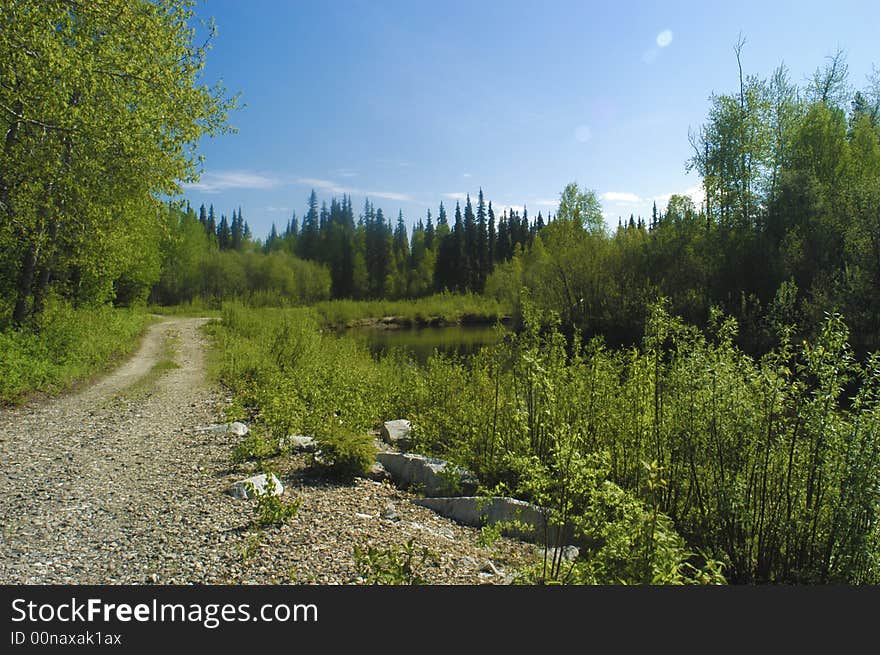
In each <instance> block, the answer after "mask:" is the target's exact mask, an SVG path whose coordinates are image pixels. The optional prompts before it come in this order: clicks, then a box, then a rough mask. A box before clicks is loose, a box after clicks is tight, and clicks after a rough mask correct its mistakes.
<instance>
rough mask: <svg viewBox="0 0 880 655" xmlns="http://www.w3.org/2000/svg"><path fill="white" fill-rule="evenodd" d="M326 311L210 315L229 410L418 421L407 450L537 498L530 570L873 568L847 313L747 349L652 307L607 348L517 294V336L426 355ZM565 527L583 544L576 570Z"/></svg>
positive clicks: (787, 574)
mask: <svg viewBox="0 0 880 655" xmlns="http://www.w3.org/2000/svg"><path fill="white" fill-rule="evenodd" d="M322 324H323V320H322V319H321V318H320V316H319V315H318V313H317V312H316V311H315V310H311V309H292V310H269V309H265V310H253V309H247V308H244V307H242V306H239V305H230V306H227V307H225V308H224V314H223V323H222V325H217V326H214V327H213V328H212V329H214V330H215V332H216V334H217V337H218V340H219V342H220V344H221V351H222V366H221V368H222V373H221V375H222V379H223V380H224V382H225V383H226V384H227V385H228V386H229V387H230V388H231V389H232V390H233V392H234V397H235V402H234V403H233V406H232V408H231V413H232V415H231V416H230V418H250V419H254V420H256V421H257V422H258V423H259V424H260V425H262V426H265V429H266V430H267V433H268V435H269V438H270V441H271V442H275V443H277V440H279V439H280V438H281V437H283V436H284V435H286V434H309V435H313V436H315V437H317V438H318V439H319V441H320V440H321V438H322V435H323V438H324V439H325V442H326V443H330V441H327V440H328V439H330V440H332V439H337V440H338V442H339V443H341V444H343V445H345V446H346V448H348V446H351V445H352V444H351V443H350V441H349V438H350V437H352V435H366V434H367V433H368V431H369V430H370V429H371V428H376V427H377V426H378V425H379V424H380V423H381V422H382V421H385V420H390V419H392V418H408V419H410V420H411V421H412V423H413V439H414V443H415V445H414V448H413V449H414V450H415V451H416V452H422V453H424V454H427V455H434V456H438V457H442V458H444V459H447V460H449V461H451V462H453V463H455V464H457V465H460V466H463V467H465V468H467V469H470V470H471V471H473V472H474V473H475V474H476V475H477V476H478V478H479V479H480V481H481V484H482V490H481V491H482V493H484V494H486V495H513V496H516V497H518V498H521V499H524V500H528V501H531V502H534V503H536V504H538V505H540V506H542V507H544V508H545V509H546V511H547V517H548V521H549V523H550V525H551V526H555V527H557V528H559V529H558V530H556V531H555V536H550V533H548V536H547V537H546V539H545V542H546V543H545V546H547V547H548V549H547V552H552V553H555V554H553V555H551V556H550V557H549V560H548V559H543V560H542V561H541V562H539V566H538V568H536V569H535V570H534V571H532V572H531V573H529V575H527V576H526V578H527V579H529V580H532V581H538V582H581V583H640V584H644V583H659V584H679V583H715V582H722V581H724V580H725V579H726V580H728V581H732V582H737V583H773V582H784V583H824V582H847V583H866V582H867V583H876V582H878V581H880V495H878V494H877V489H878V488H880V487H878V483H880V419H878V417H880V413H878V411H877V410H878V403H880V356H877V355H875V356H872V357H871V358H869V359H868V360H867V361H866V362H864V363H858V362H856V361H854V359H853V357H852V354H851V351H850V349H849V346H848V344H847V331H846V326H845V325H844V324H843V321H842V319H840V317H837V316H831V317H829V318H828V319H827V321H826V323H825V325H824V326H823V327H822V329H821V330H820V332H819V334H820V336H819V338H818V339H817V341H816V342H815V343H801V344H791V343H788V341H787V340H786V338H785V334H784V333H783V334H782V335H781V337H782V341H781V343H782V344H783V345H782V346H780V347H779V348H778V349H777V350H776V351H773V352H771V353H769V354H768V355H766V356H765V357H763V358H762V359H760V360H755V359H753V358H751V357H749V356H747V355H745V354H744V353H743V352H742V351H740V350H739V349H738V348H737V347H736V346H735V344H734V336H735V334H736V324H735V322H733V321H732V320H730V319H727V318H725V317H723V316H720V315H718V314H716V315H714V318H713V322H712V327H711V329H710V330H709V332H708V334H707V333H703V332H702V331H699V330H697V329H695V328H692V327H690V326H687V325H685V324H684V323H683V322H682V321H680V320H678V319H676V318H674V317H671V316H669V315H668V314H667V313H666V311H665V310H664V308H663V307H662V306H657V307H655V309H654V311H653V313H652V315H651V318H650V321H649V322H648V327H647V329H646V332H645V336H644V340H643V343H642V345H641V346H640V347H639V348H632V349H628V350H619V351H610V350H608V349H606V348H605V347H604V345H603V344H602V343H601V341H597V340H594V341H591V342H590V343H587V344H582V343H580V342H579V340H578V339H577V338H576V337H575V338H574V340H567V339H566V338H565V337H564V336H563V335H562V333H561V332H560V329H559V325H558V323H557V321H556V320H555V319H554V317H553V316H549V317H548V316H539V315H538V314H537V313H536V312H535V311H534V310H533V309H532V307H531V305H530V303H529V302H528V299H527V298H524V300H523V327H522V329H521V330H520V331H519V332H518V333H517V334H514V335H510V336H508V337H507V338H505V340H504V341H502V342H501V343H499V344H498V345H496V346H494V347H492V348H486V349H484V350H482V351H481V352H480V353H479V354H477V355H475V356H474V357H473V358H472V359H471V360H470V361H469V362H468V363H467V364H465V363H464V362H462V361H460V360H457V359H455V358H449V357H441V356H435V357H433V358H431V359H430V360H429V361H428V363H427V364H426V365H425V366H417V365H415V364H414V363H413V362H411V361H409V360H407V359H406V358H404V357H401V356H398V355H392V356H389V357H385V358H383V359H381V360H380V361H378V362H377V361H374V360H373V359H372V358H371V356H370V354H369V352H368V351H367V349H366V348H365V347H364V346H362V345H360V344H358V343H357V342H356V341H355V340H354V339H351V338H347V337H345V336H337V335H336V334H333V333H332V332H331V331H322V330H321V328H320V326H321V325H322ZM851 389H857V391H856V393H855V395H854V396H850V395H848V392H847V390H851ZM327 435H333V436H330V437H328V436H327ZM354 443H356V441H355V442H354ZM351 452H360V451H358V449H357V448H353V447H352V448H351ZM362 455H363V460H362V461H363V462H366V461H367V455H366V451H364V452H363V453H362ZM357 468H360V465H358V467H356V469H357ZM355 474H356V473H355ZM563 534H565V535H566V536H565V539H563V537H562V535H563ZM567 539H573V540H574V541H576V542H577V543H579V544H581V546H582V547H581V555H580V557H579V558H578V559H577V560H576V561H575V562H573V563H570V564H569V563H564V562H563V560H562V558H561V556H559V553H560V552H561V551H562V549H561V548H560V547H561V546H564V545H566V541H565V540H567ZM550 547H552V548H550Z"/></svg>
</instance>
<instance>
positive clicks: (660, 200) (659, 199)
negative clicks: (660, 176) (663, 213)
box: [649, 184, 706, 210]
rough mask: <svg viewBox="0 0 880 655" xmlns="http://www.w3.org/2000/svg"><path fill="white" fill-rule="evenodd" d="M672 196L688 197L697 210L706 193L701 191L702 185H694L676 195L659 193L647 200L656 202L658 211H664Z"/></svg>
mask: <svg viewBox="0 0 880 655" xmlns="http://www.w3.org/2000/svg"><path fill="white" fill-rule="evenodd" d="M673 195H679V196H688V197H689V198H690V199H691V200H693V201H694V205H695V206H696V208H697V209H699V208H700V205H702V204H703V201H704V200H706V193H705V191H703V185H702V184H695V185H694V186H692V187H688V188H687V189H685V190H684V191H679V192H677V193H661V194H659V195H656V196H652V197H651V198H649V200H651V201H652V202H656V203H657V208H658V209H661V210H665V209H666V205H668V204H669V199H670V198H671V197H672V196H673Z"/></svg>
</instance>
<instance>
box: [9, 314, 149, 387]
mask: <svg viewBox="0 0 880 655" xmlns="http://www.w3.org/2000/svg"><path fill="white" fill-rule="evenodd" d="M148 321H149V317H148V316H147V315H146V314H145V313H144V312H143V310H139V309H129V308H125V309H120V308H113V307H110V306H99V307H87V308H77V309H74V308H73V307H71V306H70V305H69V304H67V303H65V302H62V301H59V300H57V299H51V300H50V302H49V303H48V304H47V306H46V310H45V313H44V314H43V316H42V317H41V319H40V321H39V323H38V324H37V325H32V326H29V327H24V328H21V329H15V328H11V327H8V328H6V329H4V330H2V331H0V403H16V402H20V401H21V400H23V399H24V398H25V397H26V396H27V395H28V394H30V393H34V392H48V393H57V392H59V391H62V390H64V389H66V388H69V387H70V386H71V385H73V384H75V383H76V382H79V381H81V380H84V379H87V378H89V377H91V376H93V375H95V374H96V373H98V372H100V371H101V370H103V369H104V368H105V367H107V366H108V365H109V364H110V363H112V362H114V361H115V360H117V359H119V358H120V357H122V356H123V355H125V354H127V353H129V352H131V351H132V350H133V349H134V348H135V347H136V346H137V344H138V335H139V334H140V333H141V332H142V331H143V329H144V327H145V326H146V324H147V322H148Z"/></svg>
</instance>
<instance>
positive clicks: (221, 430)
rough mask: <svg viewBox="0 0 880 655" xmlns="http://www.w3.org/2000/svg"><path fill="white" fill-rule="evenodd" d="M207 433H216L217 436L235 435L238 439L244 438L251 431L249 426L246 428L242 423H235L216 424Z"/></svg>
mask: <svg viewBox="0 0 880 655" xmlns="http://www.w3.org/2000/svg"><path fill="white" fill-rule="evenodd" d="M206 431H207V432H215V433H217V434H229V433H231V434H234V435H236V436H238V437H243V436H244V435H246V434H247V433H248V432H249V431H250V430H249V428H248V426H246V425H245V424H244V423H240V422H239V421H235V422H233V423H215V424H214V425H212V426H210V427H209V428H207V430H206Z"/></svg>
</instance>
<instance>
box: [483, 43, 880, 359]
mask: <svg viewBox="0 0 880 655" xmlns="http://www.w3.org/2000/svg"><path fill="white" fill-rule="evenodd" d="M739 53H740V49H739V48H738V49H737V54H738V55H739ZM738 86H739V88H738V89H737V90H736V91H735V92H733V93H730V94H722V95H712V96H711V98H710V108H709V114H708V119H707V121H706V123H705V125H703V126H702V127H701V128H700V129H699V130H698V131H696V132H695V133H692V134H691V142H692V145H693V155H692V157H691V158H690V159H689V161H688V162H687V166H688V167H689V168H691V169H692V170H694V171H696V172H698V173H699V174H700V176H701V180H702V186H703V188H704V190H705V201H704V202H703V203H701V206H699V207H697V206H696V205H695V203H694V202H693V201H692V200H691V198H689V197H687V196H683V195H676V196H672V198H671V199H670V200H669V203H668V206H667V207H666V210H665V212H655V215H653V216H652V217H651V218H650V220H633V219H632V218H631V219H630V220H629V221H628V222H624V221H620V222H619V224H618V227H617V229H616V230H615V231H613V232H610V233H609V232H605V231H602V230H596V229H588V228H585V227H584V226H582V225H579V224H578V223H577V221H575V222H573V223H572V222H567V221H560V220H556V221H554V222H553V223H552V224H551V225H549V226H547V227H546V228H545V229H544V230H542V232H541V234H540V235H539V237H538V238H536V239H535V240H534V243H533V244H532V245H531V247H530V248H529V249H528V250H527V251H524V252H523V253H522V254H521V255H520V256H519V257H515V258H513V259H512V260H511V261H509V262H507V263H505V264H503V265H500V266H498V267H497V268H496V270H495V272H494V273H493V274H492V275H491V276H490V278H489V280H488V282H487V287H486V290H487V293H490V294H492V295H494V296H496V297H498V298H506V299H508V300H509V301H511V302H517V297H518V293H519V292H518V290H519V289H520V287H521V286H525V287H527V288H528V289H529V290H530V292H531V296H532V299H533V300H534V301H535V302H536V303H537V304H538V305H539V307H540V308H541V309H542V310H543V311H544V312H550V311H555V312H557V313H558V314H559V315H560V317H561V319H562V321H563V324H564V325H565V326H567V329H568V330H569V331H571V330H572V329H574V328H578V329H579V330H580V331H581V332H582V334H584V335H586V336H595V335H603V336H604V337H605V339H606V340H607V342H608V343H609V344H611V345H620V344H633V343H636V342H638V340H639V338H640V335H641V334H643V332H644V326H645V321H646V316H647V309H646V308H647V307H649V306H650V305H651V303H652V302H654V301H655V300H657V299H658V298H668V299H669V301H670V311H671V312H672V313H673V314H674V315H677V316H681V317H683V318H685V319H686V320H687V321H688V322H689V323H691V324H696V325H700V326H706V325H707V324H708V322H709V317H710V315H711V312H712V310H713V308H720V309H721V310H723V311H724V312H725V313H726V314H727V315H729V316H733V317H735V318H736V319H737V322H738V324H739V334H738V336H737V341H738V343H739V345H741V346H743V347H745V348H746V349H747V350H748V351H749V352H753V353H756V352H765V351H767V350H768V349H769V348H770V346H771V345H773V344H775V343H777V342H778V338H779V335H780V334H781V331H782V329H783V328H784V327H786V326H795V328H796V330H795V333H794V334H795V335H796V336H806V335H807V334H809V333H810V332H811V331H812V330H813V329H814V328H815V327H816V326H818V325H820V324H821V323H822V322H823V321H824V317H825V314H827V313H839V314H842V315H843V316H844V317H845V319H846V321H847V324H848V325H849V327H850V329H851V335H850V338H851V340H852V345H853V346H854V347H855V349H856V351H857V352H859V353H865V352H866V351H870V350H875V349H877V348H880V333H878V331H877V326H878V325H880V71H877V70H876V69H874V71H873V72H872V74H871V75H869V77H868V80H867V84H866V85H865V87H864V88H861V89H854V88H852V86H851V85H850V83H849V80H848V76H847V67H846V63H845V57H844V56H843V54H842V53H837V54H836V55H835V56H833V57H831V58H830V59H829V62H828V64H827V65H826V66H824V67H821V68H819V69H817V70H816V72H815V74H814V75H813V77H812V78H811V79H810V80H809V82H808V83H807V84H805V85H802V86H798V85H796V84H794V83H792V82H791V80H790V78H789V75H788V72H787V70H786V69H785V68H784V67H782V66H781V67H779V68H778V69H777V70H776V71H775V72H774V73H773V74H772V75H771V76H770V77H768V78H766V79H764V78H759V77H756V76H741V77H740V84H739V85H738ZM565 204H566V199H565V197H563V198H562V201H561V205H560V210H559V215H562V214H563V213H564V210H563V205H565Z"/></svg>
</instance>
